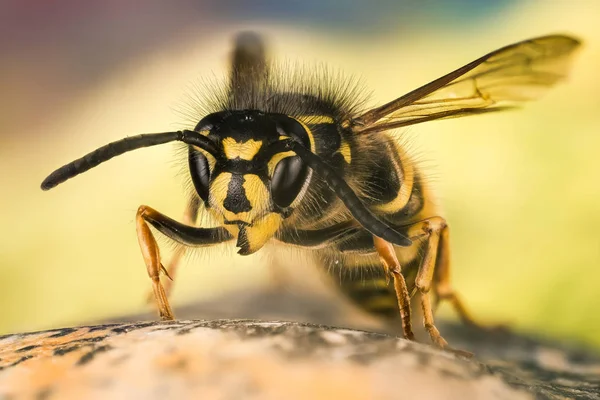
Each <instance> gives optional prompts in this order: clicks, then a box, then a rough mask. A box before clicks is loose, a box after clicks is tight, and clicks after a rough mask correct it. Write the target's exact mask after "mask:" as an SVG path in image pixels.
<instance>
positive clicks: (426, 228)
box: [409, 217, 448, 348]
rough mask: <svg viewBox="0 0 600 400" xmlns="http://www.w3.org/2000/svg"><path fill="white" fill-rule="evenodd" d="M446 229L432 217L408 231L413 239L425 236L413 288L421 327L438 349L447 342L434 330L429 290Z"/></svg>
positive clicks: (438, 219) (441, 219)
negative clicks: (441, 236)
mask: <svg viewBox="0 0 600 400" xmlns="http://www.w3.org/2000/svg"><path fill="white" fill-rule="evenodd" d="M444 228H446V221H445V220H444V219H443V218H441V217H432V218H428V219H425V220H423V221H420V222H417V223H416V224H414V225H412V226H411V227H410V229H409V236H410V237H411V239H412V238H413V237H422V236H427V246H426V248H425V254H424V256H423V260H422V261H421V265H420V266H419V271H418V272H417V277H416V279H415V286H416V288H417V289H418V290H419V292H420V295H421V309H422V311H423V325H424V326H425V329H426V330H427V333H429V337H430V338H431V341H432V342H433V343H434V344H435V345H436V346H438V347H441V348H445V347H447V346H448V342H447V341H446V340H445V339H444V338H443V337H442V335H441V334H440V332H439V330H438V329H437V328H436V326H435V323H434V320H433V308H432V306H431V298H430V293H429V291H430V289H431V284H432V281H433V274H434V272H435V266H436V258H437V254H438V248H439V244H440V235H441V233H442V230H443V229H444Z"/></svg>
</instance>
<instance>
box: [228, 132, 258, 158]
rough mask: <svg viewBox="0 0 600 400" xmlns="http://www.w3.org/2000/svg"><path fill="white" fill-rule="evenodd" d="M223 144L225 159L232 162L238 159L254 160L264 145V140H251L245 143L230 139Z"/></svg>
mask: <svg viewBox="0 0 600 400" xmlns="http://www.w3.org/2000/svg"><path fill="white" fill-rule="evenodd" d="M221 143H222V144H223V151H225V157H227V158H228V159H230V160H233V159H234V158H238V157H239V158H241V159H242V160H252V159H253V158H254V156H255V155H256V153H258V151H259V150H260V148H261V147H262V144H263V142H262V140H254V139H249V140H247V141H245V142H238V141H236V140H235V139H234V138H230V137H228V138H225V139H223V140H222V141H221Z"/></svg>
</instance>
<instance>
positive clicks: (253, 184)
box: [208, 172, 269, 224]
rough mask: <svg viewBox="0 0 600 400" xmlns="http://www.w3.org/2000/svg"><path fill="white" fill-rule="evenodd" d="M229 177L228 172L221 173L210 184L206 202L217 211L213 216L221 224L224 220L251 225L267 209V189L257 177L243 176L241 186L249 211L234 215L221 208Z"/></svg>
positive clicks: (251, 175)
mask: <svg viewBox="0 0 600 400" xmlns="http://www.w3.org/2000/svg"><path fill="white" fill-rule="evenodd" d="M231 177H232V174H231V173H229V172H222V173H220V174H219V175H217V177H216V178H215V179H214V180H213V181H212V182H211V184H210V194H209V199H208V200H209V202H210V204H211V205H212V206H213V207H214V208H215V209H216V210H217V211H218V213H217V214H215V215H216V216H217V217H219V219H221V222H222V220H223V219H226V220H228V221H236V220H239V221H243V222H246V223H249V224H251V223H253V221H254V220H255V219H256V218H258V217H259V216H260V215H262V214H264V212H265V210H266V209H267V208H268V207H269V192H268V189H267V187H266V186H265V184H264V183H263V182H262V180H261V179H260V178H259V177H258V176H257V175H254V174H245V175H244V183H243V185H242V186H243V188H244V189H245V192H246V198H247V199H248V202H249V203H250V206H251V210H250V211H244V212H239V213H234V212H231V211H229V210H227V209H226V208H225V207H224V206H223V203H224V202H225V198H226V197H227V190H228V188H229V182H230V181H231Z"/></svg>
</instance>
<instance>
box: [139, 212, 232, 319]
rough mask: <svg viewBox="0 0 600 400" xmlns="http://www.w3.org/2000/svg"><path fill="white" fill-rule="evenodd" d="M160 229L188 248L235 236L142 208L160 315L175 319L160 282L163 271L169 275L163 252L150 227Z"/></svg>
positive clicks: (143, 241) (144, 246)
mask: <svg viewBox="0 0 600 400" xmlns="http://www.w3.org/2000/svg"><path fill="white" fill-rule="evenodd" d="M149 225H152V226H153V227H154V228H156V229H158V231H159V232H161V233H162V234H164V235H166V236H167V237H169V238H171V239H173V240H175V241H177V242H179V243H181V244H184V245H188V246H207V245H212V244H217V243H222V242H224V241H227V240H231V239H232V236H231V235H230V234H229V232H227V230H225V229H224V228H207V229H204V228H195V227H191V226H188V225H184V224H181V223H179V222H177V221H175V220H173V219H171V218H169V217H167V216H166V215H164V214H161V213H159V212H158V211H156V210H154V209H152V208H150V207H148V206H140V207H139V208H138V211H137V215H136V229H137V236H138V242H139V244H140V249H141V250H142V256H143V257H144V262H145V263H146V268H147V270H148V276H149V277H150V279H151V280H152V290H153V292H154V298H155V299H156V303H157V307H158V313H159V316H160V318H161V319H163V320H172V319H173V318H174V317H173V312H172V311H171V306H170V305H169V300H168V299H167V294H166V292H165V289H164V287H163V285H162V284H161V282H160V272H161V271H163V272H165V273H166V272H167V271H166V270H165V269H164V267H163V265H162V264H161V262H160V251H159V248H158V244H157V243H156V239H155V238H154V235H153V234H152V231H151V230H150V226H149Z"/></svg>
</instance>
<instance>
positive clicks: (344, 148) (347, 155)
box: [338, 139, 352, 164]
mask: <svg viewBox="0 0 600 400" xmlns="http://www.w3.org/2000/svg"><path fill="white" fill-rule="evenodd" d="M338 153H340V154H341V155H342V157H344V161H346V164H350V161H352V151H351V150H350V145H349V144H348V142H346V141H345V140H343V139H342V143H341V144H340V148H339V150H338Z"/></svg>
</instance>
